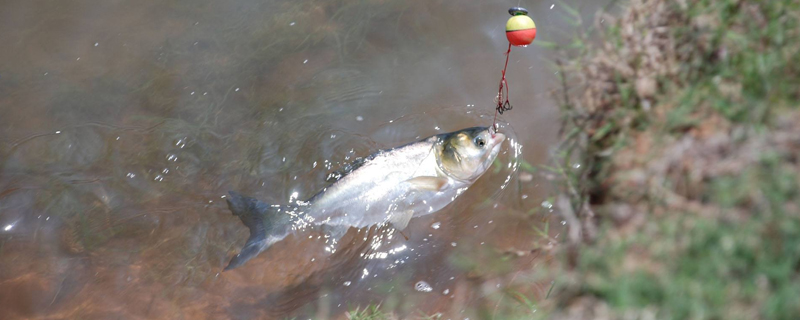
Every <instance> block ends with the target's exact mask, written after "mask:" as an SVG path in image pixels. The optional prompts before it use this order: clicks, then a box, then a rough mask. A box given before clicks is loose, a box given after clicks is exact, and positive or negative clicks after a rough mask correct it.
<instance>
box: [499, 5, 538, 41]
mask: <svg viewBox="0 0 800 320" xmlns="http://www.w3.org/2000/svg"><path fill="white" fill-rule="evenodd" d="M508 13H509V14H511V15H512V17H511V18H509V19H508V22H506V38H508V42H509V43H511V44H512V45H515V46H517V47H524V46H527V45H529V44H531V42H533V39H536V23H534V22H533V19H531V18H530V17H528V10H525V8H520V7H513V8H511V9H508Z"/></svg>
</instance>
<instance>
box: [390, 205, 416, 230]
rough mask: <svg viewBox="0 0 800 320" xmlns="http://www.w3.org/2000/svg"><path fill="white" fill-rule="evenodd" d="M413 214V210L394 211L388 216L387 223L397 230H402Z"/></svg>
mask: <svg viewBox="0 0 800 320" xmlns="http://www.w3.org/2000/svg"><path fill="white" fill-rule="evenodd" d="M413 216H414V210H404V211H395V212H392V214H391V215H390V216H389V223H391V224H392V226H393V227H394V228H395V229H397V230H403V229H405V228H406V227H407V226H408V222H409V221H411V217H413Z"/></svg>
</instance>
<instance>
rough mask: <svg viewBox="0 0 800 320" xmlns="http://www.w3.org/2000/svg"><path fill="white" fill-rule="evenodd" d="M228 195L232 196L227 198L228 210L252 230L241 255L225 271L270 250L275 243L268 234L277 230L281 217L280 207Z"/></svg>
mask: <svg viewBox="0 0 800 320" xmlns="http://www.w3.org/2000/svg"><path fill="white" fill-rule="evenodd" d="M228 193H229V194H230V196H229V197H226V200H227V201H228V209H230V210H231V212H232V213H233V215H235V216H237V217H239V219H241V220H242V223H244V225H245V226H247V228H248V229H250V237H249V238H247V242H246V243H245V244H244V247H242V250H241V251H239V254H237V255H235V256H233V258H231V261H230V263H228V266H227V267H225V270H231V269H234V268H237V267H239V266H241V265H243V264H245V262H247V261H249V260H250V259H252V258H254V257H256V256H257V255H258V254H259V253H261V252H262V251H264V250H266V249H267V248H269V246H270V245H272V243H273V242H274V241H270V239H269V238H267V233H269V232H271V231H272V230H274V229H275V226H276V224H277V223H278V221H277V220H278V216H279V213H278V207H273V206H271V205H269V204H266V203H264V202H261V201H258V200H256V199H253V198H250V197H245V196H242V195H241V194H239V193H238V192H235V191H229V192H228Z"/></svg>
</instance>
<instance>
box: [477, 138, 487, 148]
mask: <svg viewBox="0 0 800 320" xmlns="http://www.w3.org/2000/svg"><path fill="white" fill-rule="evenodd" d="M475 144H476V145H478V146H479V147H481V148H483V146H485V145H486V140H483V138H481V137H477V138H475Z"/></svg>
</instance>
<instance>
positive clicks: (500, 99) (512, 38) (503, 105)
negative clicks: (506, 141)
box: [492, 7, 536, 136]
mask: <svg viewBox="0 0 800 320" xmlns="http://www.w3.org/2000/svg"><path fill="white" fill-rule="evenodd" d="M508 14H510V15H511V18H509V19H508V22H506V38H508V50H506V53H505V55H506V63H505V65H504V66H503V73H502V76H501V78H500V85H499V86H498V89H497V96H496V97H495V102H496V103H497V105H496V106H495V109H494V121H492V136H494V133H496V132H497V129H498V127H497V115H498V114H503V112H505V111H508V110H511V109H513V106H512V105H511V102H510V101H509V100H508V81H507V80H506V71H507V70H508V59H509V58H510V57H511V46H512V45H513V46H517V47H527V46H528V45H529V44H531V43H532V42H533V39H535V38H536V24H535V23H534V22H533V19H531V18H530V17H528V10H527V9H525V8H522V7H513V8H510V9H508ZM504 89H505V90H504Z"/></svg>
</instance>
